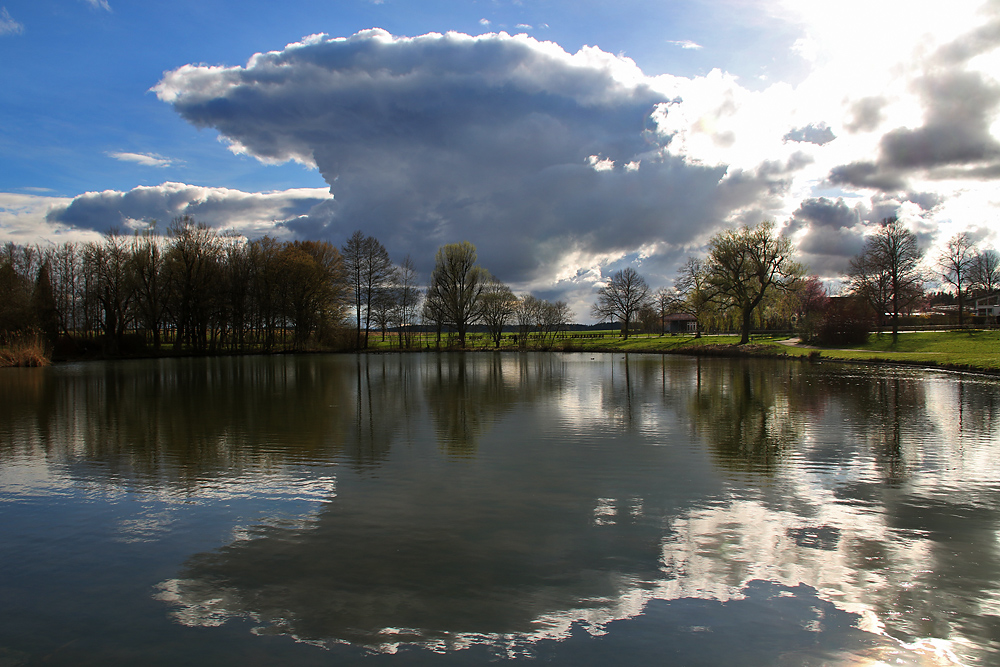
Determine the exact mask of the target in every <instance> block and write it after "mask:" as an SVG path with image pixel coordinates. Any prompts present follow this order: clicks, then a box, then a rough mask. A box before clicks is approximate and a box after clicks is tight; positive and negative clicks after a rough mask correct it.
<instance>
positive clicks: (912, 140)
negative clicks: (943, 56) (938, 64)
mask: <svg viewBox="0 0 1000 667" xmlns="http://www.w3.org/2000/svg"><path fill="white" fill-rule="evenodd" d="M918 88H919V90H920V92H921V96H922V97H923V99H924V100H925V102H926V105H927V120H926V122H925V124H924V126H923V127H920V128H917V129H915V130H910V129H907V128H898V129H895V130H892V131H891V132H889V133H887V134H886V135H885V136H883V137H882V141H881V149H882V158H881V162H882V163H883V164H885V165H886V166H887V167H889V168H896V169H913V168H931V167H937V166H954V165H967V164H973V165H975V164H979V163H981V162H984V161H993V160H997V159H998V158H1000V142H998V141H997V140H996V139H995V138H994V137H993V135H992V134H991V133H990V124H991V122H992V117H993V115H994V112H995V111H996V108H997V103H998V102H1000V87H998V86H997V85H996V84H995V83H993V82H991V81H987V80H986V79H985V78H984V77H983V76H982V75H981V74H979V73H976V72H951V73H948V74H944V75H940V76H928V77H925V78H923V79H922V80H921V81H920V82H919V83H918Z"/></svg>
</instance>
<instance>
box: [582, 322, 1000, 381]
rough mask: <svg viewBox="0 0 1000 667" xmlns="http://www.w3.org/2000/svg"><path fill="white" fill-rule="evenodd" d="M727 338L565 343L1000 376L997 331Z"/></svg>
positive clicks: (591, 347)
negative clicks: (837, 343)
mask: <svg viewBox="0 0 1000 667" xmlns="http://www.w3.org/2000/svg"><path fill="white" fill-rule="evenodd" d="M735 340H736V339H735V338H734V337H732V336H703V337H702V338H694V337H692V336H653V337H642V336H638V337H633V338H629V340H627V341H622V340H618V341H612V340H610V339H604V340H601V339H597V340H580V341H578V340H575V339H569V341H568V342H570V343H571V344H570V349H579V350H583V351H593V352H598V351H601V352H656V353H674V354H712V355H733V356H789V357H801V356H810V357H812V358H814V359H815V358H818V359H830V360H843V361H871V362H883V363H903V364H915V365H921V366H938V367H945V368H956V369H962V370H976V371H985V372H991V373H1000V331H933V332H916V333H901V334H900V335H899V336H898V337H897V339H896V341H895V342H893V339H892V336H891V335H890V334H881V335H873V336H872V337H871V338H870V340H869V342H868V343H867V344H865V345H859V346H856V347H853V348H851V349H844V348H833V347H821V346H804V345H799V344H789V342H788V340H787V336H780V337H775V336H759V337H754V339H753V340H752V342H751V344H750V345H746V346H738V345H735V344H734V341H735Z"/></svg>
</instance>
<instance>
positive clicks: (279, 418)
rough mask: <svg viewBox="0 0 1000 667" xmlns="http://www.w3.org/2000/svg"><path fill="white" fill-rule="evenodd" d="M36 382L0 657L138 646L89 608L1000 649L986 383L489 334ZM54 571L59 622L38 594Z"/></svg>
mask: <svg viewBox="0 0 1000 667" xmlns="http://www.w3.org/2000/svg"><path fill="white" fill-rule="evenodd" d="M12 370H13V372H11V373H9V374H8V373H6V370H5V371H4V375H3V378H2V379H3V382H0V527H2V528H3V529H4V534H5V535H7V536H9V537H10V539H8V540H6V541H5V544H4V545H3V546H2V547H0V556H2V557H3V559H4V562H5V563H9V564H10V566H9V567H8V571H7V572H6V573H5V574H3V575H0V600H4V599H7V600H9V601H10V602H7V603H0V605H3V607H4V608H0V621H6V624H5V625H6V627H7V629H5V630H0V656H4V655H8V654H9V655H14V656H27V657H25V658H24V660H35V659H41V657H43V656H49V659H50V661H53V660H54V661H55V662H56V663H58V662H60V661H62V662H65V663H70V662H73V661H75V660H79V659H81V658H86V659H93V658H94V657H95V656H98V657H100V658H101V659H110V660H111V662H114V661H115V660H114V655H116V654H115V653H114V651H117V650H121V646H122V645H123V643H124V645H126V646H127V645H129V640H127V639H125V638H123V636H118V635H115V634H114V633H110V634H105V635H104V636H103V637H102V636H101V635H100V634H99V631H97V630H95V629H93V628H91V627H90V626H89V625H88V624H87V623H84V622H82V621H80V620H79V618H77V617H76V616H74V614H76V613H80V610H81V609H84V608H86V610H87V614H90V615H91V616H94V617H96V618H99V619H101V618H103V619H104V621H105V622H110V621H111V620H113V619H114V620H115V622H117V623H122V624H124V626H125V627H126V628H129V627H131V628H132V629H133V631H134V634H141V636H142V637H144V641H145V642H146V644H144V645H145V646H147V650H148V647H149V646H158V649H157V650H158V651H160V652H161V654H162V655H163V656H174V657H176V658H178V659H181V658H183V659H187V658H190V657H191V656H190V655H187V654H186V651H188V650H193V649H185V648H184V646H186V645H188V644H189V643H190V642H191V641H194V639H193V637H194V636H197V637H198V640H197V641H196V642H195V644H191V646H194V645H196V644H197V642H202V643H203V644H204V645H208V646H228V647H229V648H230V649H234V647H235V648H236V649H238V650H237V652H238V651H239V650H245V651H247V650H261V647H266V648H267V650H273V651H274V654H273V656H274V657H275V659H279V658H280V659H283V660H284V659H288V660H292V661H293V662H302V663H307V662H309V661H310V660H319V658H317V657H316V653H315V652H316V651H321V652H322V650H321V649H320V648H319V647H323V649H325V651H326V652H329V651H334V652H338V651H339V652H341V653H342V654H341V653H338V655H341V657H343V658H345V659H348V658H350V656H354V657H355V658H358V659H360V656H363V655H365V654H368V656H369V657H368V658H367V660H389V661H392V660H394V659H395V658H396V657H399V656H404V657H405V659H406V660H407V661H408V662H412V661H414V660H417V661H418V662H419V661H424V662H429V663H430V662H435V663H446V662H449V661H456V660H457V661H459V662H462V661H466V662H469V663H470V664H471V663H475V662H476V661H477V660H480V659H482V658H483V657H488V658H490V659H498V660H505V659H515V660H517V659H522V658H526V657H534V658H542V659H545V660H549V661H552V662H557V663H561V664H562V663H573V664H588V663H589V664H602V663H601V662H600V660H599V659H598V658H599V657H600V656H601V655H606V656H607V655H609V653H607V652H619V653H620V652H622V651H624V652H626V653H627V654H628V655H629V656H631V657H633V658H634V659H635V660H637V661H638V660H641V659H642V658H643V656H648V657H650V658H653V657H655V656H658V655H659V656H663V655H673V656H674V657H675V658H676V659H677V660H679V661H680V663H679V664H720V663H721V662H726V661H731V660H734V659H737V658H739V659H740V660H741V661H742V664H760V665H772V664H789V665H791V664H879V661H882V662H883V663H885V664H956V663H967V664H975V663H976V662H981V661H985V662H987V663H988V662H991V661H992V660H994V659H996V657H997V656H998V655H1000V643H998V642H1000V622H998V621H1000V608H998V605H1000V596H998V591H1000V553H998V551H1000V540H998V529H1000V463H998V462H997V456H996V455H995V454H996V452H997V448H998V447H1000V434H998V429H997V423H998V417H1000V383H998V382H997V381H995V380H993V379H989V378H984V377H977V376H971V375H958V374H944V373H936V372H924V371H919V370H912V369H888V368H882V369H871V368H865V367H861V366H845V365H835V364H825V363H824V364H810V363H806V362H794V363H792V362H774V361H764V360H730V359H688V358H679V357H661V356H654V355H630V356H628V358H626V357H625V356H623V355H589V354H567V355H545V354H522V355H517V354H492V353H488V354H481V355H479V354H476V355H437V354H424V355H379V356H375V355H372V356H367V357H363V356H346V355H345V356H326V355H311V356H286V357H274V358H249V357H247V358H234V359H184V360H158V361H141V362H116V363H111V364H81V365H76V366H63V367H56V368H49V369H12ZM67 549H76V550H77V552H79V554H82V555H80V556H76V555H72V556H69V557H67V556H65V554H66V553H67V551H66V550H67ZM71 553H76V552H71ZM126 555H127V557H126ZM101 559H105V560H108V561H110V562H119V561H121V562H122V563H123V565H122V570H121V572H120V573H119V574H120V575H121V576H120V579H123V580H124V581H116V582H115V583H114V584H111V583H108V582H110V581H111V580H110V579H109V577H111V575H110V574H108V573H107V572H104V571H103V569H102V566H101V565H99V564H98V563H99V561H100V560H101ZM53 574H55V576H54V577H53ZM57 582H58V583H57ZM102 582H103V583H102ZM32 587H34V593H33V594H34V597H35V598H37V600H36V599H32V601H31V602H30V607H31V608H32V609H35V610H36V611H38V610H41V609H45V613H44V615H45V616H46V617H47V618H49V619H58V622H59V624H60V626H59V629H58V630H55V629H53V627H52V625H51V624H50V625H48V626H46V624H45V623H43V622H42V621H41V620H39V619H35V620H33V621H28V620H25V619H24V618H23V617H22V616H21V615H20V612H18V611H16V610H15V607H14V606H13V605H15V604H17V603H23V602H24V601H25V600H26V599H27V595H28V593H27V590H28V589H29V588H32ZM96 590H100V591H101V594H100V597H99V600H100V601H97V602H95V597H94V593H95V591H96ZM66 599H70V600H71V602H69V603H66V602H65V600H66ZM55 600H61V601H63V602H60V603H58V604H56V603H55ZM63 608H64V611H58V610H62V609H63ZM121 608H125V609H131V610H133V612H135V609H137V608H139V609H141V610H142V611H141V613H138V612H136V613H132V614H130V616H129V618H128V619H121V618H119V616H120V615H121V613H122V612H121V611H120V609H121ZM116 609H118V610H116ZM40 613H41V612H39V614H40ZM0 627H4V626H3V625H0ZM140 630H141V632H140ZM122 632H123V633H124V630H123V631H122ZM190 633H201V634H196V635H191V634H190ZM206 633H207V634H206ZM81 638H85V640H84V639H81ZM74 642H75V643H74ZM150 642H152V643H151V644H150ZM66 646H69V647H70V648H69V649H66V648H65V647H66ZM74 646H76V647H78V648H72V647H74ZM81 646H82V647H84V648H79V647H81ZM112 647H116V648H114V649H113V648H112ZM249 647H257V648H256V649H251V648H249ZM460 649H462V650H460ZM132 650H134V651H139V652H142V651H143V650H144V649H142V648H141V646H139V645H138V644H136V646H134V647H132ZM3 651H7V652H8V653H7V654H4V653H3ZM60 651H63V652H62V653H60ZM66 651H68V653H67V652H66ZM344 652H346V653H344ZM18 659H20V658H18ZM401 659H402V658H401ZM204 660H205V661H206V664H207V663H208V658H207V657H206V658H204Z"/></svg>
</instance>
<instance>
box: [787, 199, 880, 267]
mask: <svg viewBox="0 0 1000 667" xmlns="http://www.w3.org/2000/svg"><path fill="white" fill-rule="evenodd" d="M860 223H861V215H860V211H859V207H853V208H852V207H850V206H848V205H847V203H846V202H844V200H843V199H837V200H836V201H833V200H831V199H827V198H826V197H819V198H817V199H806V200H804V201H803V202H802V203H801V204H800V205H799V208H798V209H796V211H795V212H794V213H793V214H792V219H791V220H790V221H789V224H788V225H787V226H786V233H789V234H794V233H797V232H799V230H803V229H804V230H805V232H804V233H802V234H798V235H797V236H796V250H797V251H798V258H799V260H800V261H802V262H803V263H804V264H805V265H806V266H808V267H809V272H810V273H813V274H816V275H819V276H821V277H823V278H826V279H831V278H835V277H836V276H838V275H841V274H842V273H843V272H844V271H845V270H846V269H847V267H848V264H849V263H850V259H851V258H852V257H854V256H855V255H857V254H858V253H859V252H860V251H861V246H862V245H863V243H864V236H863V235H864V227H863V226H862V225H861V224H860Z"/></svg>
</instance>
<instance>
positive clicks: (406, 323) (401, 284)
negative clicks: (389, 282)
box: [395, 255, 421, 348]
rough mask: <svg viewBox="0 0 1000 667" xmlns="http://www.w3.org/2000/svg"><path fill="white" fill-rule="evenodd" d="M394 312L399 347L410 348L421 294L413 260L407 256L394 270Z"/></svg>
mask: <svg viewBox="0 0 1000 667" xmlns="http://www.w3.org/2000/svg"><path fill="white" fill-rule="evenodd" d="M396 295H397V300H396V310H395V323H396V326H398V327H399V336H400V347H407V348H408V347H410V344H411V341H412V338H413V334H412V331H411V329H412V327H413V325H414V324H416V321H417V315H418V311H417V308H418V306H419V305H420V298H421V293H420V289H419V288H418V287H417V271H416V269H414V268H413V260H412V259H410V256H409V255H407V256H406V257H404V258H403V263H402V264H400V265H399V268H398V269H397V270H396Z"/></svg>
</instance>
